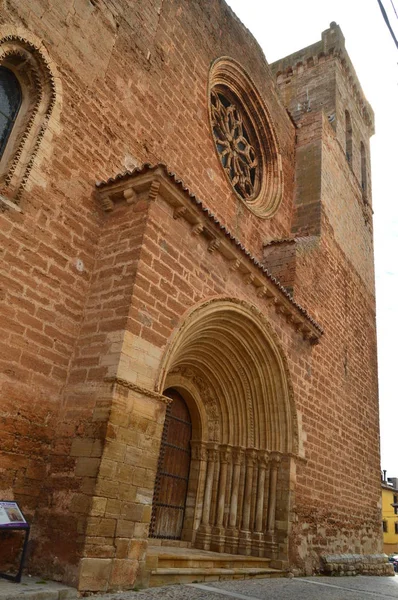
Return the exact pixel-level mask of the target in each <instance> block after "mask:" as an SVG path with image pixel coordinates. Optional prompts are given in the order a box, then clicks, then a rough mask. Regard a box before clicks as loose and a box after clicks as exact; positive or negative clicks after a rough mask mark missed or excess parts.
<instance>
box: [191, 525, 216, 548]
mask: <svg viewBox="0 0 398 600" xmlns="http://www.w3.org/2000/svg"><path fill="white" fill-rule="evenodd" d="M212 531H213V527H212V526H211V525H199V528H198V531H197V533H196V538H195V548H200V549H201V550H210V545H211V541H212V535H211V534H212Z"/></svg>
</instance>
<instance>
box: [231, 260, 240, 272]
mask: <svg viewBox="0 0 398 600" xmlns="http://www.w3.org/2000/svg"><path fill="white" fill-rule="evenodd" d="M241 264H242V261H241V259H240V258H233V259H232V260H230V261H229V270H230V271H238V270H239V268H240V266H241Z"/></svg>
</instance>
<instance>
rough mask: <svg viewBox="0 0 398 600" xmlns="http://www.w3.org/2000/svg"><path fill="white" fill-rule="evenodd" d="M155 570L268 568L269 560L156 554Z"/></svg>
mask: <svg viewBox="0 0 398 600" xmlns="http://www.w3.org/2000/svg"><path fill="white" fill-rule="evenodd" d="M157 558H158V560H157V565H156V566H157V568H159V569H160V568H202V569H206V568H207V569H209V568H223V569H238V568H268V567H269V563H270V560H269V559H268V558H257V557H254V556H242V555H238V554H236V555H234V554H232V555H231V554H227V555H225V554H219V555H217V554H216V555H214V554H212V555H210V556H209V555H206V554H203V555H198V554H195V555H192V556H190V555H189V554H188V553H187V554H186V556H181V555H172V554H165V555H161V554H158V557H157Z"/></svg>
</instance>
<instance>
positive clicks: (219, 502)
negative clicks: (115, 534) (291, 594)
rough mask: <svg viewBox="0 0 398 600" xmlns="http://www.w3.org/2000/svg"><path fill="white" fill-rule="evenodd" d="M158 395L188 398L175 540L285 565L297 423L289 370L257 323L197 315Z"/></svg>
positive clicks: (166, 365) (226, 308)
mask: <svg viewBox="0 0 398 600" xmlns="http://www.w3.org/2000/svg"><path fill="white" fill-rule="evenodd" d="M159 387H160V389H162V390H167V389H170V388H173V390H174V393H177V394H179V395H180V396H181V397H182V398H183V402H184V403H186V407H187V409H188V411H189V418H190V420H191V421H192V440H191V464H190V475H189V482H188V487H187V492H186V497H185V498H184V501H183V504H184V518H183V524H182V528H181V530H180V534H178V535H180V537H181V539H184V540H190V541H192V542H193V543H194V545H195V546H196V547H199V548H204V549H211V550H216V551H220V552H231V553H235V554H236V553H239V554H251V555H256V556H269V557H271V558H283V557H285V558H287V557H286V553H287V534H288V529H289V512H290V511H289V506H290V502H291V493H292V489H293V485H292V475H291V473H292V470H293V467H294V465H293V461H294V455H295V454H296V453H297V447H298V440H297V420H296V415H295V409H294V402H293V398H292V393H291V386H290V384H289V377H288V372H287V367H286V361H285V359H284V356H283V353H282V351H281V349H280V348H279V345H278V343H277V341H276V338H275V335H274V334H273V333H272V332H271V330H270V328H269V326H268V324H267V323H266V321H265V320H264V319H263V317H262V316H261V314H260V313H259V312H258V311H257V310H256V309H254V308H253V307H250V306H249V305H246V304H244V303H242V302H237V301H234V300H215V301H211V302H208V303H206V304H205V305H202V306H200V307H199V308H196V309H195V310H194V311H192V312H191V313H190V314H189V316H188V317H187V318H186V319H185V321H184V323H183V325H182V326H181V327H180V329H179V330H178V332H177V333H176V335H175V337H174V339H173V340H172V342H171V344H170V347H169V349H168V351H167V353H166V356H165V358H164V362H163V369H162V377H161V381H160V382H159ZM165 393H167V392H165ZM168 443H170V444H171V445H178V443H176V444H174V442H173V440H168ZM161 460H162V456H161V457H160V460H159V468H158V478H159V469H160V468H161V466H160V464H161ZM157 480H159V479H157ZM155 495H156V494H155ZM154 499H155V498H154ZM155 510H156V509H155V508H154V511H155ZM152 516H153V520H154V521H155V523H153V525H152V530H154V529H153V527H155V528H156V515H154V513H153V515H152Z"/></svg>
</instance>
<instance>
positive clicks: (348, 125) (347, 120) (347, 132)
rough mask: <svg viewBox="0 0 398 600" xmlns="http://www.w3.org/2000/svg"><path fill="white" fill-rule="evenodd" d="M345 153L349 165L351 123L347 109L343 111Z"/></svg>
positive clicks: (350, 160)
mask: <svg viewBox="0 0 398 600" xmlns="http://www.w3.org/2000/svg"><path fill="white" fill-rule="evenodd" d="M345 155H346V158H347V162H348V164H349V165H352V125H351V116H350V113H349V112H348V110H346V111H345Z"/></svg>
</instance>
